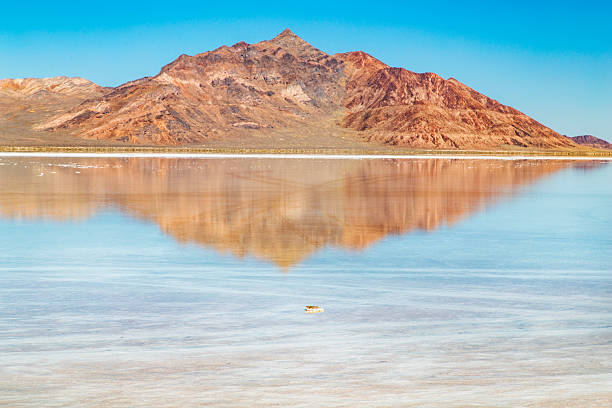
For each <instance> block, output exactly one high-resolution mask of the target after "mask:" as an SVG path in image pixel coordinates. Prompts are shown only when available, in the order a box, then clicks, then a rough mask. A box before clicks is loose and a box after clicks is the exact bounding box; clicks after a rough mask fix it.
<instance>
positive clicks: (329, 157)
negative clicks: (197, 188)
mask: <svg viewBox="0 0 612 408" xmlns="http://www.w3.org/2000/svg"><path fill="white" fill-rule="evenodd" d="M1 157H67V158H70V157H73V158H88V157H89V158H112V157H117V158H168V159H181V158H182V159H241V158H242V159H325V160H368V159H381V160H382V159H464V160H580V161H587V160H590V161H592V160H600V161H602V160H603V161H612V156H540V155H491V154H455V155H453V154H393V155H391V154H306V153H170V152H168V153H161V152H160V153H147V152H133V153H128V152H125V153H121V152H114V153H113V152H111V153H105V152H99V153H97V152H83V153H79V152H4V151H0V158H1Z"/></svg>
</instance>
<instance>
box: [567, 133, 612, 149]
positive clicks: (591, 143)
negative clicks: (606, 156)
mask: <svg viewBox="0 0 612 408" xmlns="http://www.w3.org/2000/svg"><path fill="white" fill-rule="evenodd" d="M571 139H572V140H573V141H574V142H575V143H577V144H579V145H581V146H587V147H594V148H596V149H612V143H609V142H606V141H605V140H603V139H600V138H598V137H595V136H592V135H583V136H573V137H572V138H571Z"/></svg>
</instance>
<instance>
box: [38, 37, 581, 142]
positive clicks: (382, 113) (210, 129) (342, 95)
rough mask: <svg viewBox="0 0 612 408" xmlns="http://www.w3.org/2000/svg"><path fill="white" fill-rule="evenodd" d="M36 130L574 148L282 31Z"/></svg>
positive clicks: (132, 138) (436, 84) (484, 105)
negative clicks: (330, 134) (337, 134)
mask: <svg viewBox="0 0 612 408" xmlns="http://www.w3.org/2000/svg"><path fill="white" fill-rule="evenodd" d="M39 128H40V129H50V130H58V129H65V130H68V131H70V132H73V133H75V134H78V135H79V136H81V137H85V138H88V139H99V140H113V141H123V142H131V143H139V144H160V145H177V144H183V143H204V142H206V141H207V140H210V139H212V138H214V139H219V138H226V139H231V138H235V139H234V140H240V137H241V136H251V135H260V134H261V135H274V134H275V133H274V132H276V131H284V132H290V133H293V134H300V132H302V133H304V134H308V131H309V132H310V133H311V134H312V133H313V130H314V131H315V133H316V130H317V129H321V131H319V132H318V133H324V132H325V131H324V130H323V129H326V130H327V131H329V129H336V130H337V129H339V128H341V129H344V130H343V131H342V132H345V133H346V134H350V135H353V136H357V137H358V138H361V139H364V140H367V141H375V142H384V143H387V144H391V145H404V146H410V147H415V148H456V149H465V148H504V147H508V146H520V147H538V148H576V147H577V145H576V144H575V143H574V142H573V141H572V140H571V139H569V138H566V137H564V136H561V135H560V134H558V133H556V132H554V131H553V130H551V129H549V128H547V127H546V126H544V125H542V124H540V123H538V122H536V121H535V120H533V119H531V118H530V117H528V116H526V115H524V114H522V113H520V112H519V111H517V110H515V109H513V108H511V107H508V106H505V105H502V104H500V103H499V102H497V101H495V100H493V99H491V98H488V97H486V96H485V95H482V94H480V93H478V92H476V91H474V90H473V89H471V88H469V87H467V86H465V85H463V84H461V83H460V82H458V81H456V80H454V79H452V78H451V79H448V80H445V79H443V78H441V77H439V76H438V75H436V74H432V73H425V74H418V73H415V72H411V71H408V70H405V69H402V68H391V67H389V66H387V65H386V64H384V63H382V62H381V61H379V60H377V59H375V58H373V57H372V56H370V55H368V54H366V53H363V52H349V53H343V54H336V55H333V56H331V55H328V54H326V53H324V52H322V51H320V50H318V49H316V48H314V47H313V46H311V45H310V44H308V43H307V42H305V41H304V40H302V39H301V38H299V37H297V36H296V35H295V34H293V33H292V32H291V31H289V30H285V31H283V32H282V33H281V34H279V35H278V36H277V37H275V38H274V39H272V40H269V41H262V42H259V43H257V44H247V43H245V42H240V43H237V44H235V45H233V46H231V47H227V46H223V47H220V48H218V49H216V50H214V51H210V52H205V53H202V54H198V55H195V56H188V55H181V56H180V57H179V58H178V59H176V60H175V61H174V62H172V63H170V64H168V65H166V66H165V67H163V68H162V70H161V71H160V73H159V74H158V75H156V76H154V77H147V78H142V79H139V80H136V81H133V82H128V83H126V84H124V85H121V86H119V87H117V88H115V89H113V90H112V91H111V92H108V93H105V94H103V95H98V96H97V97H94V98H92V99H89V100H87V101H85V102H83V103H82V104H80V105H79V106H78V107H75V108H73V109H71V110H69V111H68V112H67V113H64V114H62V115H58V116H56V117H54V118H53V119H52V120H49V121H47V122H46V123H45V124H44V125H42V126H39ZM307 130H308V131H307ZM311 147H314V148H316V147H317V146H316V145H313V146H311Z"/></svg>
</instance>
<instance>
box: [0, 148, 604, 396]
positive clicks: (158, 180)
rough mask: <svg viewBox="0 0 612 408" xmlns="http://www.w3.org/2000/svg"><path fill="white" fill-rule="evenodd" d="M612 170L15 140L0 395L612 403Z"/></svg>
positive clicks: (0, 326) (1, 287)
mask: <svg viewBox="0 0 612 408" xmlns="http://www.w3.org/2000/svg"><path fill="white" fill-rule="evenodd" d="M611 179H612V166H611V165H609V164H606V163H604V162H597V161H592V162H590V161H581V162H579V161H559V160H554V161H549V160H475V159H474V160H473V159H410V160H391V159H381V160H317V159H286V160H285V159H256V158H237V159H227V158H226V159H221V158H217V159H195V158H192V159H164V158H44V157H37V158H34V157H23V158H15V157H0V251H1V252H0V254H1V255H0V259H1V260H2V262H1V264H0V357H1V358H0V405H3V404H4V405H7V406H41V405H44V406H50V407H56V406H57V407H60V406H92V407H93V406H142V407H146V406H168V407H171V406H274V405H280V406H398V407H405V406H414V407H424V406H431V407H465V406H495V407H517V406H534V407H540V406H541V407H554V406H564V407H566V406H570V407H574V406H575V407H583V406H584V407H600V406H601V407H608V406H610V405H611V404H612V386H611V384H612V358H611V357H612V355H611V354H612V353H611V350H612V324H611V322H612V301H611V294H612V272H611V268H610V264H612V262H611V261H612V233H611V232H610V227H612V211H610V209H611V208H612V187H611V186H612V184H611V183H610V180H611ZM307 304H316V305H321V306H323V307H324V308H325V312H324V313H322V314H317V315H307V314H305V313H304V311H303V309H304V306H305V305H307Z"/></svg>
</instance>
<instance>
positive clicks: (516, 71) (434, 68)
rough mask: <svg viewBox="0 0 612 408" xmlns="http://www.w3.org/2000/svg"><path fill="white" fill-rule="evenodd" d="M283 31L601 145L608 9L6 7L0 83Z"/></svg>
mask: <svg viewBox="0 0 612 408" xmlns="http://www.w3.org/2000/svg"><path fill="white" fill-rule="evenodd" d="M286 27H289V28H291V29H292V30H293V31H294V32H295V33H296V34H297V35H299V36H300V37H302V38H303V39H305V40H306V41H308V42H310V43H311V44H313V45H314V46H316V47H317V48H320V49H322V50H323V51H326V52H328V53H336V52H344V51H354V50H363V51H366V52H368V53H370V54H372V55H373V56H375V57H377V58H379V59H381V60H382V61H383V62H385V63H387V64H389V65H392V66H399V67H404V68H407V69H410V70H413V71H417V72H436V73H438V74H440V75H441V76H443V77H445V78H448V77H454V78H456V79H458V80H460V81H461V82H463V83H465V84H467V85H468V86H470V87H472V88H474V89H476V90H478V91H480V92H482V93H484V94H486V95H488V96H490V97H493V98H495V99H497V100H499V101H500V102H502V103H504V104H507V105H511V106H513V107H515V108H517V109H519V110H521V111H523V112H525V113H526V114H528V115H530V116H533V117H534V118H535V119H536V120H538V121H540V122H542V123H544V124H545V125H547V126H550V127H552V128H553V129H555V130H557V131H558V132H560V133H563V134H567V135H570V136H571V135H578V134H587V133H589V134H593V135H595V136H598V137H602V138H604V139H607V140H612V2H607V1H580V2H578V1H574V2H564V1H562V0H560V1H534V0H531V1H522V0H517V1H487V2H475V1H472V2H470V1H457V0H453V1H445V0H440V1H436V2H434V1H416V2H412V1H401V2H383V1H380V2H376V1H372V0H370V1H352V2H339V1H330V0H328V1H319V0H310V1H301V2H296V3H290V2H280V1H249V2H241V1H236V0H234V1H227V2H222V1H215V2H214V3H208V2H206V1H180V0H175V1H164V2H158V1H147V2H144V1H128V0H123V1H118V0H105V1H96V2H87V1H56V2H53V1H46V2H37V1H29V2H25V1H21V2H16V1H15V2H13V1H12V2H10V3H9V4H3V5H2V7H1V11H0V78H7V77H9V78H18V77H48V76H56V75H68V76H81V77H85V78H87V79H90V80H92V81H94V82H96V83H98V84H100V85H106V86H115V85H118V84H121V83H123V82H126V81H129V80H132V79H136V78H140V77H142V76H146V75H154V74H156V73H158V72H159V69H160V68H161V67H162V66H163V65H165V64H166V63H168V62H170V61H172V60H173V59H175V58H176V57H177V56H178V55H180V54H182V53H187V54H196V53H199V52H203V51H208V50H211V49H214V48H217V47H218V46H220V45H223V44H226V45H231V44H234V43H236V42H238V41H241V40H244V41H247V42H249V43H253V42H257V41H260V40H264V39H269V38H272V37H274V36H275V35H276V34H278V33H279V32H281V31H282V30H283V29H284V28H286Z"/></svg>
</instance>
